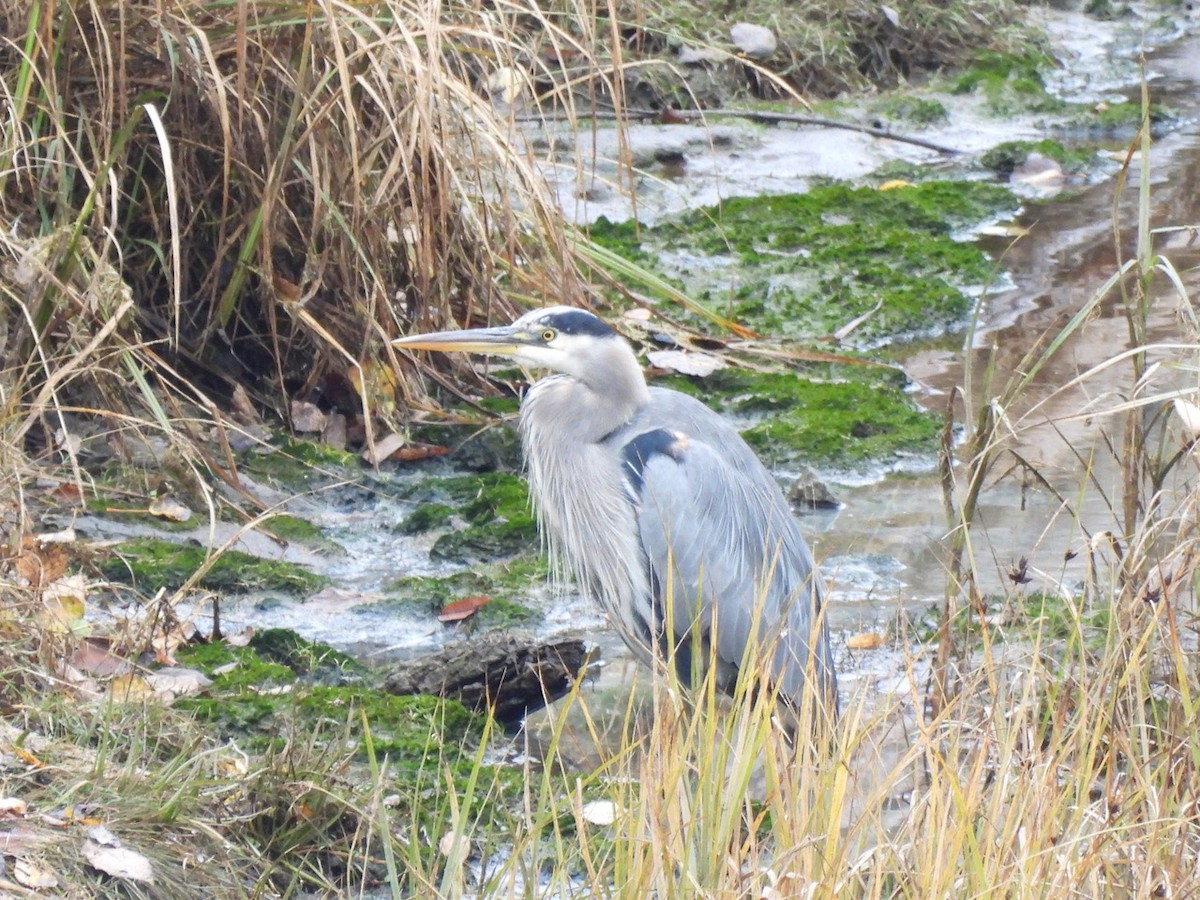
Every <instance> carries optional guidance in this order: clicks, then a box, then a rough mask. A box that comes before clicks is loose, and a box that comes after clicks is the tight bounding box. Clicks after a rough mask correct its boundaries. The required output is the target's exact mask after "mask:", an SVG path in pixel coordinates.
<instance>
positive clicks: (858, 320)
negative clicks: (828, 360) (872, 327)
mask: <svg viewBox="0 0 1200 900" xmlns="http://www.w3.org/2000/svg"><path fill="white" fill-rule="evenodd" d="M882 306H883V300H882V299H881V300H879V301H878V302H877V303H876V304H875V305H874V306H873V307H871V308H870V309H868V310H867V311H866V312H865V313H863V314H862V315H860V316H855V317H854V318H853V319H851V320H850V321H849V322H847V323H846V324H845V325H843V326H842V327H841V328H839V329H838V330H837V331H835V332H834V333H833V336H834V337H835V338H837V340H839V341H844V340H845V339H846V338H848V337H849V336H850V335H851V334H852V333H853V332H854V330H855V329H856V328H858V326H859V325H861V324H862V323H863V322H865V321H867V319H869V318H871V316H873V315H875V313H877V312H879V310H880V308H882Z"/></svg>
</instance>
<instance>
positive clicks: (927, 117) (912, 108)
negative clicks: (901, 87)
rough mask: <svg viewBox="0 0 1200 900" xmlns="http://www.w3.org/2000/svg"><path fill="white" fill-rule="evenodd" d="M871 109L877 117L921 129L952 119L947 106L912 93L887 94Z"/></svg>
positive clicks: (873, 104) (871, 106)
mask: <svg viewBox="0 0 1200 900" xmlns="http://www.w3.org/2000/svg"><path fill="white" fill-rule="evenodd" d="M869 109H870V111H871V112H872V113H874V114H875V115H878V116H883V117H885V118H888V119H894V120H898V121H903V122H910V123H912V124H913V125H917V126H919V127H928V126H930V125H938V124H941V123H943V122H945V121H946V120H948V119H949V118H950V113H949V111H948V110H947V109H946V106H945V104H943V103H941V102H940V101H938V100H934V99H931V98H928V97H918V96H916V95H914V94H910V93H895V94H887V95H886V96H884V97H881V98H880V99H878V100H876V101H875V102H874V103H872V104H871V105H870V107H869Z"/></svg>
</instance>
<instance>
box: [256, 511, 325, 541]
mask: <svg viewBox="0 0 1200 900" xmlns="http://www.w3.org/2000/svg"><path fill="white" fill-rule="evenodd" d="M261 527H262V529H263V530H264V531H269V532H270V533H271V534H273V535H274V536H275V537H278V538H283V539H284V540H285V541H296V542H297V543H301V544H322V545H329V546H333V542H332V541H330V540H329V539H328V538H326V537H325V533H324V532H323V531H322V530H321V528H320V526H318V525H314V524H313V523H312V522H310V521H308V519H302V518H300V517H299V516H293V515H289V514H287V513H276V514H274V515H272V516H271V518H269V519H267V521H266V522H264V523H263V524H262V526H261Z"/></svg>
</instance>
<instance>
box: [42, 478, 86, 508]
mask: <svg viewBox="0 0 1200 900" xmlns="http://www.w3.org/2000/svg"><path fill="white" fill-rule="evenodd" d="M50 496H51V497H53V498H54V499H55V500H57V501H58V502H59V503H67V504H72V505H74V504H77V503H80V502H81V501H82V500H83V491H81V490H80V489H79V485H77V484H75V483H73V482H63V483H62V484H60V485H57V486H56V487H54V488H53V489H52V490H51V491H50Z"/></svg>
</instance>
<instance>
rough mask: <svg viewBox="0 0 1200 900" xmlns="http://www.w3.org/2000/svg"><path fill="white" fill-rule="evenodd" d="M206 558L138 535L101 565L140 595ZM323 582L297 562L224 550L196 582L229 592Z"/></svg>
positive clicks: (298, 590) (313, 586)
mask: <svg viewBox="0 0 1200 900" xmlns="http://www.w3.org/2000/svg"><path fill="white" fill-rule="evenodd" d="M207 557H208V554H207V553H206V552H205V550H204V549H203V548H202V547H196V546H190V545H187V546H185V545H182V544H175V543H172V542H171V541H164V540H156V539H153V538H138V539H136V540H132V541H124V542H122V543H121V544H119V545H117V547H116V548H114V550H113V555H112V556H111V557H110V558H109V559H107V560H105V561H104V562H103V563H102V564H101V566H100V570H101V572H102V573H103V575H104V577H105V578H107V579H109V580H110V581H117V582H123V583H127V584H130V585H131V586H133V587H134V588H136V589H137V590H139V591H141V592H142V593H144V594H153V593H155V592H157V591H159V590H162V589H166V590H175V589H176V588H178V587H179V586H180V585H182V584H183V583H184V582H185V581H187V580H188V579H189V578H190V577H191V576H192V575H193V574H194V573H195V572H196V570H198V569H199V568H200V567H201V566H202V565H204V563H205V561H206V559H207ZM327 583H328V580H327V579H326V578H324V577H322V576H320V575H316V574H314V573H312V572H310V571H308V570H307V569H305V568H303V567H302V566H298V565H296V564H295V563H289V562H283V561H282V560H270V559H261V558H259V557H256V556H251V555H250V554H248V553H242V552H240V551H238V550H227V551H225V552H224V553H222V554H221V555H220V556H219V557H218V558H217V560H216V562H215V563H213V565H212V567H211V568H210V569H209V570H208V571H207V572H205V573H204V575H203V576H201V578H200V580H199V582H198V586H199V587H202V588H205V589H207V590H212V591H224V592H229V593H246V592H249V591H259V590H272V591H281V592H284V593H287V594H293V595H297V596H307V595H308V594H312V593H315V592H316V591H318V590H319V589H321V588H322V587H324V586H325V585H326V584H327Z"/></svg>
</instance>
